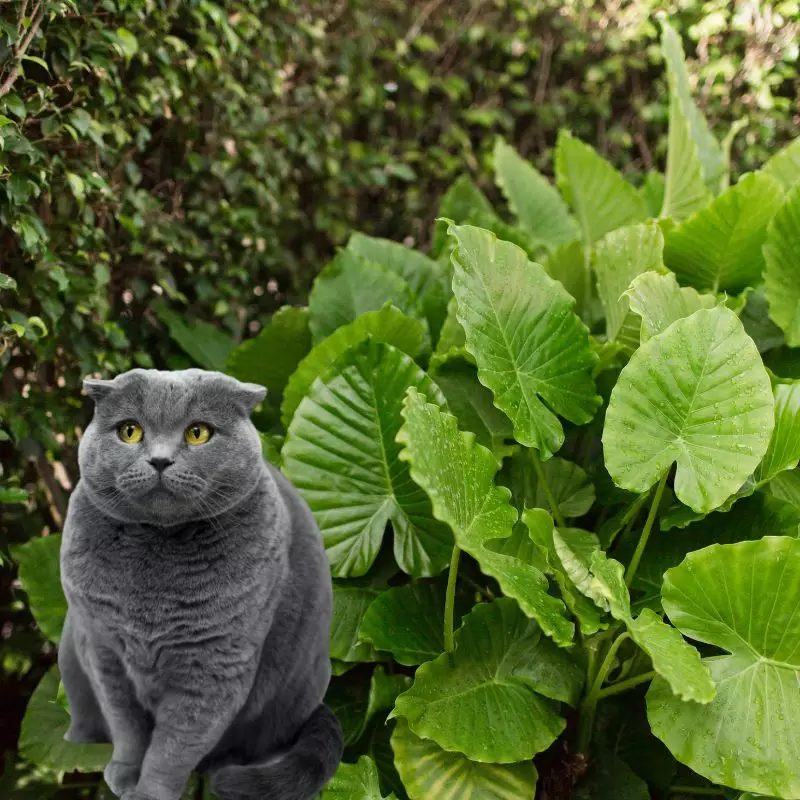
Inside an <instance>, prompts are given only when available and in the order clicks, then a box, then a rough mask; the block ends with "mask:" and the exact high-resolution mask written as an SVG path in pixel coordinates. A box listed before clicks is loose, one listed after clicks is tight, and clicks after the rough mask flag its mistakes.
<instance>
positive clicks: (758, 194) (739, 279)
mask: <svg viewBox="0 0 800 800" xmlns="http://www.w3.org/2000/svg"><path fill="white" fill-rule="evenodd" d="M782 201H783V190H782V188H781V185H780V184H779V183H778V182H777V181H776V180H775V179H774V178H771V177H769V175H764V174H763V173H759V172H754V173H750V174H749V175H745V176H744V177H743V178H742V179H741V180H740V181H739V183H737V184H736V185H735V186H733V187H731V188H730V189H728V190H727V191H726V192H724V193H723V194H721V195H720V196H719V197H717V198H716V199H715V200H714V202H713V203H711V205H710V206H707V207H705V208H702V209H700V210H699V211H697V213H695V214H694V215H693V216H691V217H690V218H689V219H687V220H686V221H684V222H682V223H681V224H680V225H678V226H677V227H676V228H674V229H673V230H671V231H670V232H669V233H668V234H667V236H666V242H665V245H664V263H665V264H666V265H667V266H668V267H669V268H670V269H671V270H673V271H674V272H675V274H676V275H677V276H678V278H679V279H680V280H681V281H683V282H684V283H688V284H691V285H692V286H696V287H697V288H698V289H710V290H711V291H712V292H714V293H716V292H718V291H720V290H727V291H739V290H740V289H744V288H745V287H746V286H755V285H756V284H758V283H760V281H761V273H762V272H763V271H764V256H763V255H762V253H761V247H762V245H763V244H764V239H765V238H766V235H767V225H768V224H769V222H770V220H771V219H772V217H773V216H774V215H775V212H776V211H777V210H778V208H780V206H781V203H782Z"/></svg>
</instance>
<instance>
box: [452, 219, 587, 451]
mask: <svg viewBox="0 0 800 800" xmlns="http://www.w3.org/2000/svg"><path fill="white" fill-rule="evenodd" d="M450 232H451V233H452V234H453V235H454V236H455V238H456V240H457V242H458V247H457V248H456V250H455V251H454V252H453V265H454V268H455V274H454V277H453V291H454V293H455V297H456V301H457V303H458V319H459V322H461V324H462V326H463V327H464V330H465V332H466V337H467V349H468V350H469V352H470V353H472V355H473V356H474V357H475V360H476V361H477V364H478V377H479V379H480V381H481V383H483V384H484V385H485V386H488V388H489V389H491V390H492V393H493V394H494V401H495V405H497V407H498V408H500V409H502V410H503V411H505V412H506V414H508V416H509V418H510V419H511V421H512V422H513V424H514V432H515V436H516V438H517V440H518V441H519V442H521V443H522V444H524V445H527V446H529V447H536V448H537V449H538V450H539V451H540V452H541V453H542V456H543V458H549V457H550V456H551V455H552V454H553V453H554V452H555V451H556V450H558V448H559V447H560V446H561V444H562V443H563V441H564V432H563V430H562V428H561V423H560V422H559V420H558V417H557V416H556V414H555V413H553V411H555V412H556V413H558V414H561V415H562V416H564V417H566V418H567V419H568V420H570V421H571V422H574V423H576V424H584V423H586V422H588V421H589V420H590V419H591V418H592V416H593V415H594V413H595V411H596V410H597V408H598V406H599V405H600V398H599V397H598V396H597V395H596V394H595V388H594V381H593V379H592V375H591V371H592V367H593V366H594V364H595V363H596V360H597V359H596V356H595V355H594V353H592V350H591V348H590V346H589V336H588V330H587V329H586V326H585V325H583V323H582V322H581V321H580V320H579V319H578V317H577V316H575V314H574V313H573V312H572V305H573V299H572V297H570V295H569V294H567V292H566V291H565V290H564V288H563V287H562V286H561V284H560V283H558V282H557V281H554V280H553V279H552V278H550V277H549V276H548V275H547V273H546V272H545V271H544V269H543V268H542V267H541V266H539V265H538V264H535V263H533V262H531V261H528V258H527V256H526V255H525V253H524V252H523V251H522V250H520V249H519V248H518V247H515V246H514V245H512V244H510V243H508V242H504V241H501V240H499V239H496V238H495V237H494V236H493V235H492V234H491V233H489V232H488V231H485V230H483V229H481V228H473V227H471V226H461V227H459V226H456V225H451V227H450ZM540 398H541V399H540ZM542 400H544V401H545V402H542ZM545 403H547V405H545ZM548 406H549V408H548ZM551 409H552V411H551Z"/></svg>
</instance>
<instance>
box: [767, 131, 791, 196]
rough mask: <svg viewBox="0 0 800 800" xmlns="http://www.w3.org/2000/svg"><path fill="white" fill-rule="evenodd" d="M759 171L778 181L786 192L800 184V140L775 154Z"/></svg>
mask: <svg viewBox="0 0 800 800" xmlns="http://www.w3.org/2000/svg"><path fill="white" fill-rule="evenodd" d="M761 171H762V172H766V173H767V175H771V176H772V177H773V178H775V179H776V180H779V181H780V182H781V183H782V184H783V188H784V189H785V190H786V191H787V192H788V191H789V189H792V188H794V186H796V185H797V184H798V183H800V138H797V139H793V140H792V141H791V142H789V144H787V145H786V147H784V148H783V149H782V150H779V151H778V152H777V153H775V155H774V156H772V157H771V158H770V159H769V161H767V163H766V164H764V166H763V167H762V168H761Z"/></svg>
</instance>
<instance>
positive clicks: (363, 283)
mask: <svg viewBox="0 0 800 800" xmlns="http://www.w3.org/2000/svg"><path fill="white" fill-rule="evenodd" d="M386 303H392V305H394V306H396V307H397V308H399V309H400V310H401V311H403V312H404V313H406V314H408V315H410V316H412V317H417V316H419V315H420V311H419V306H418V302H417V299H416V297H415V296H414V293H413V292H412V291H411V288H410V287H409V285H408V283H406V281H405V280H404V279H403V278H402V277H401V276H400V275H398V274H397V273H396V272H392V271H391V270H390V269H388V268H387V267H385V266H383V265H381V264H375V263H373V262H371V261H367V260H366V259H364V258H361V257H360V256H359V255H356V253H353V252H352V251H350V250H340V251H339V252H338V253H337V254H336V256H335V257H334V259H333V261H331V262H330V264H328V265H327V266H326V267H325V268H324V269H323V270H322V272H320V273H319V275H317V278H316V280H315V281H314V287H313V288H312V289H311V294H310V295H309V297H308V313H309V327H310V328H311V334H312V335H313V337H314V343H315V344H318V343H319V342H321V341H322V340H323V339H325V338H326V337H327V336H330V335H331V334H332V333H333V332H334V331H335V330H336V329H337V328H339V327H341V326H342V325H347V324H349V323H351V322H353V321H354V320H355V319H356V318H357V317H360V316H361V315H362V314H364V313H366V312H367V311H377V310H379V309H381V308H383V307H384V306H385V305H386Z"/></svg>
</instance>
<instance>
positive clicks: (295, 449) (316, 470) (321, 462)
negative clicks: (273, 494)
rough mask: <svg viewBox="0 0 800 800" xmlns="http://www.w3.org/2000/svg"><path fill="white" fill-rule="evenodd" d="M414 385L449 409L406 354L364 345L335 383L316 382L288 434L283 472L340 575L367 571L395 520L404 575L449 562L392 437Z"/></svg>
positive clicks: (447, 539) (444, 541)
mask: <svg viewBox="0 0 800 800" xmlns="http://www.w3.org/2000/svg"><path fill="white" fill-rule="evenodd" d="M409 386H414V387H416V388H418V389H419V390H420V391H421V392H423V393H424V394H425V396H426V397H427V398H429V399H431V400H434V401H435V402H437V403H439V404H441V405H444V403H445V400H444V397H442V394H441V392H440V391H439V390H438V388H437V387H436V386H435V384H434V383H433V382H432V381H431V380H430V378H428V377H427V375H425V373H424V372H423V371H422V370H421V369H420V368H419V367H418V366H417V365H416V364H415V363H414V362H413V361H412V360H411V359H410V358H409V357H408V356H407V355H405V354H404V353H401V352H400V351H399V350H397V349H396V348H394V347H391V346H389V345H386V344H382V343H379V342H365V343H364V344H362V345H361V346H360V347H359V348H358V349H357V350H354V351H353V352H352V353H350V354H349V355H348V356H346V357H345V359H344V360H343V361H342V362H341V363H340V364H339V366H338V368H337V369H336V371H335V374H334V375H332V376H329V377H328V378H326V379H322V378H319V379H317V381H315V383H314V385H313V386H312V387H311V391H310V392H309V394H308V395H307V396H306V398H305V399H304V400H303V401H302V403H300V406H299V407H298V409H297V412H296V413H295V415H294V418H293V419H292V423H291V425H290V426H289V430H288V432H287V434H286V442H285V444H284V446H283V450H282V451H281V455H282V459H283V470H284V472H285V473H286V476H287V477H288V478H289V479H290V480H291V481H292V482H293V483H294V485H295V486H296V487H297V488H298V489H299V490H300V492H301V493H302V494H303V496H304V498H305V500H306V502H307V503H308V504H309V506H310V507H311V510H312V511H313V512H314V516H315V517H316V519H317V522H318V524H319V526H320V529H321V531H322V536H323V539H324V541H325V547H326V549H327V551H328V558H329V560H330V563H331V569H332V571H333V574H334V576H335V577H348V576H358V575H363V574H364V573H366V571H367V570H368V569H369V567H370V565H371V564H372V562H373V561H374V560H375V557H376V556H377V554H378V550H379V549H380V546H381V542H382V541H383V536H384V531H385V529H386V523H387V522H389V521H391V523H392V529H393V531H394V554H395V558H396V560H397V563H398V565H399V566H400V568H401V569H403V570H404V571H406V572H408V573H409V574H411V575H416V576H418V577H422V576H426V575H436V574H437V573H439V572H441V571H442V570H443V569H444V568H445V566H446V565H447V563H448V561H449V558H450V553H451V550H452V546H453V542H452V537H451V535H450V532H449V531H448V529H447V526H446V525H444V524H442V523H441V522H439V521H438V520H436V519H434V518H433V515H432V513H431V507H430V502H429V501H428V498H427V497H426V496H425V493H424V492H423V491H422V490H421V489H420V488H419V487H418V486H416V485H415V484H414V483H413V482H412V481H411V479H410V476H409V474H408V467H407V466H406V465H405V464H404V463H402V462H401V461H400V460H399V459H398V453H399V450H400V447H399V445H398V444H396V443H395V440H394V439H395V435H396V434H397V430H398V428H399V427H400V423H401V421H402V420H401V417H400V409H401V407H402V404H403V398H404V395H405V391H406V389H407V388H408V387H409Z"/></svg>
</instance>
